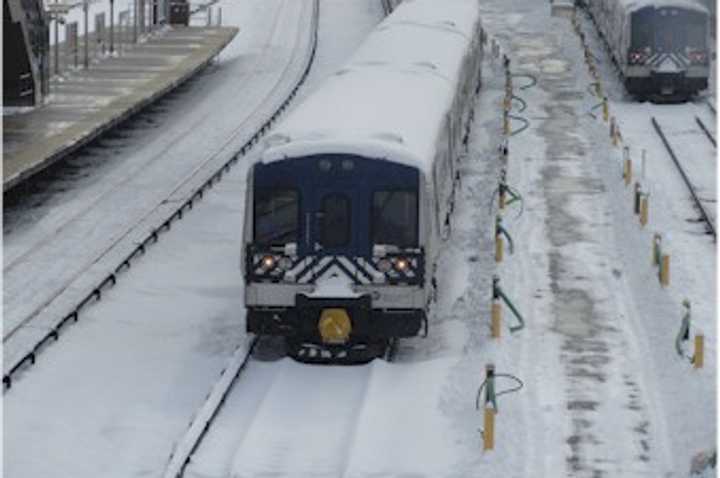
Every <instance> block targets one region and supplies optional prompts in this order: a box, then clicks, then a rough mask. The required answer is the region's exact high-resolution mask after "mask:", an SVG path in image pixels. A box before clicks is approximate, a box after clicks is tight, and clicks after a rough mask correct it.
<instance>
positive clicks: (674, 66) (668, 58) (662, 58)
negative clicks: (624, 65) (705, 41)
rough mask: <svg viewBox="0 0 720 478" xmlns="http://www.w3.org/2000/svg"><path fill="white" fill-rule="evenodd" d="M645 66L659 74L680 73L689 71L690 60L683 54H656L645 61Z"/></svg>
mask: <svg viewBox="0 0 720 478" xmlns="http://www.w3.org/2000/svg"><path fill="white" fill-rule="evenodd" d="M645 65H647V66H651V67H652V68H653V70H656V71H658V72H662V71H667V72H669V73H678V72H681V71H685V70H687V68H688V67H689V66H690V59H689V58H688V57H687V55H684V54H682V53H654V54H652V55H650V57H649V58H648V59H647V60H646V61H645Z"/></svg>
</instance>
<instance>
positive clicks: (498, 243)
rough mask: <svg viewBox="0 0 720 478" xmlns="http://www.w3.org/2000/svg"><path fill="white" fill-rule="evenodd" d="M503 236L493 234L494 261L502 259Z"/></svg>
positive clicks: (498, 261)
mask: <svg viewBox="0 0 720 478" xmlns="http://www.w3.org/2000/svg"><path fill="white" fill-rule="evenodd" d="M503 246H504V243H503V238H502V236H501V235H500V234H495V262H497V263H500V262H502V260H503V251H504V249H505V248H504V247H503Z"/></svg>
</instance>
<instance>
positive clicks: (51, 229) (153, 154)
mask: <svg viewBox="0 0 720 478" xmlns="http://www.w3.org/2000/svg"><path fill="white" fill-rule="evenodd" d="M225 12H226V13H225V20H226V21H227V22H232V23H234V24H236V25H242V26H243V28H242V31H241V32H240V34H238V36H237V37H236V38H235V39H234V40H233V42H231V44H230V45H229V46H228V47H227V48H226V50H225V51H224V52H223V53H222V54H221V57H220V58H221V60H220V62H219V63H217V64H215V65H214V66H212V67H211V68H209V69H208V70H206V72H204V73H203V74H201V75H199V76H198V77H196V78H194V79H193V80H191V81H190V82H189V83H188V84H186V85H183V86H182V87H181V88H180V90H179V91H176V92H174V93H172V94H171V95H170V96H169V97H168V98H167V99H165V100H163V101H161V102H159V103H158V104H156V105H154V106H152V107H151V108H150V109H149V110H148V111H146V112H142V113H141V114H140V115H139V116H137V117H135V118H133V119H132V120H131V121H129V122H128V123H127V124H126V125H124V126H123V127H122V128H119V129H117V130H115V131H113V132H111V133H109V134H108V135H106V136H104V137H102V138H101V139H99V140H98V141H97V142H95V143H93V144H91V145H90V146H88V147H86V148H84V149H83V150H82V151H81V152H79V153H78V154H76V155H74V156H72V157H71V158H69V159H67V160H65V161H64V162H63V164H62V165H61V166H59V167H58V168H57V169H53V170H51V171H48V173H47V174H45V175H44V176H42V177H41V178H38V179H37V180H36V179H34V180H33V181H32V184H30V185H29V186H27V187H23V186H21V187H20V188H19V191H18V192H17V194H16V195H15V199H14V200H11V201H9V202H6V207H5V210H4V212H3V219H4V225H3V232H4V257H5V263H4V265H3V272H4V276H5V287H4V293H5V301H4V305H3V313H4V334H3V343H4V352H3V353H4V357H5V364H6V367H7V366H12V364H13V363H14V360H15V359H16V358H17V357H18V355H19V354H21V353H24V352H25V351H26V344H25V340H19V339H18V340H19V342H18V343H17V344H16V343H14V340H15V339H14V338H13V337H10V335H17V336H18V337H19V336H20V335H22V334H21V333H20V330H21V329H23V328H24V329H28V328H29V329H30V330H29V331H27V330H26V331H25V332H27V334H28V335H33V330H34V331H35V332H38V330H40V333H41V332H42V329H39V328H41V327H47V326H48V325H50V324H53V323H55V322H56V321H57V320H58V319H59V318H61V317H62V316H63V315H65V314H67V313H68V312H69V310H70V308H71V307H72V306H74V304H77V303H78V302H79V301H80V300H81V299H82V297H83V295H85V294H87V293H88V292H89V290H91V288H92V287H94V284H96V283H97V282H98V281H99V280H100V277H102V276H104V275H106V274H107V273H108V272H109V271H110V270H111V268H113V267H115V266H116V265H117V264H119V263H120V262H121V256H120V257H116V256H118V255H121V254H123V253H124V254H128V253H129V252H130V251H129V250H128V249H129V248H131V247H134V246H133V241H134V240H137V237H135V236H139V235H144V234H146V232H145V231H148V230H150V229H151V228H153V227H157V226H158V225H159V224H160V222H161V221H162V220H163V218H162V215H163V214H169V213H168V212H167V211H166V209H168V208H169V207H171V206H172V205H173V204H172V202H168V201H167V198H168V197H169V196H171V195H174V196H173V200H178V201H179V200H183V199H184V197H182V194H183V193H187V191H186V190H187V189H190V186H192V185H193V184H198V183H201V182H202V181H204V180H205V179H206V178H207V177H209V175H210V174H212V173H213V172H214V170H213V168H218V167H220V165H221V164H223V163H224V162H225V161H227V160H228V159H229V158H230V156H231V155H232V154H234V153H235V151H237V150H238V149H239V148H240V146H241V145H242V144H243V143H244V142H245V141H247V140H248V138H249V137H250V136H251V135H252V134H253V133H254V132H255V131H256V130H257V128H258V127H259V125H261V124H262V123H263V122H264V121H266V120H267V119H268V118H269V117H270V115H271V114H272V112H273V111H274V110H275V109H277V108H278V107H279V105H280V103H281V102H282V101H283V100H284V99H285V97H286V96H287V94H288V93H289V91H290V89H291V88H292V87H293V86H294V84H295V82H296V81H297V79H298V78H299V75H300V73H301V71H302V68H303V67H304V62H305V57H306V54H305V52H306V51H307V46H308V43H309V33H308V32H309V29H308V28H309V27H308V25H309V22H310V17H311V8H310V5H309V4H308V3H307V2H286V1H273V2H271V3H268V2H249V3H242V4H237V3H234V2H231V3H229V4H228V5H227V6H226V8H225ZM214 118H217V119H218V121H213V119H214ZM156 216H159V217H160V222H157V223H155V224H153V223H152V221H153V219H155V220H156V219H157V218H156ZM143 221H145V222H144V223H143ZM57 257H64V258H65V260H64V261H58V260H57ZM28 326H29V327H28ZM16 331H17V332H18V334H16ZM36 335H37V334H36ZM31 340H32V338H31Z"/></svg>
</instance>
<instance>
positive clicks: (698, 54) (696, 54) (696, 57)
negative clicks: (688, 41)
mask: <svg viewBox="0 0 720 478" xmlns="http://www.w3.org/2000/svg"><path fill="white" fill-rule="evenodd" d="M688 56H689V57H690V63H693V64H695V65H704V64H706V63H707V59H708V56H707V53H706V52H704V51H700V50H695V51H691V52H690V54H689V55H688Z"/></svg>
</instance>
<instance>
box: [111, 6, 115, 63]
mask: <svg viewBox="0 0 720 478" xmlns="http://www.w3.org/2000/svg"><path fill="white" fill-rule="evenodd" d="M114 25H115V0H110V54H111V55H113V54H114V53H115V26H114Z"/></svg>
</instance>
